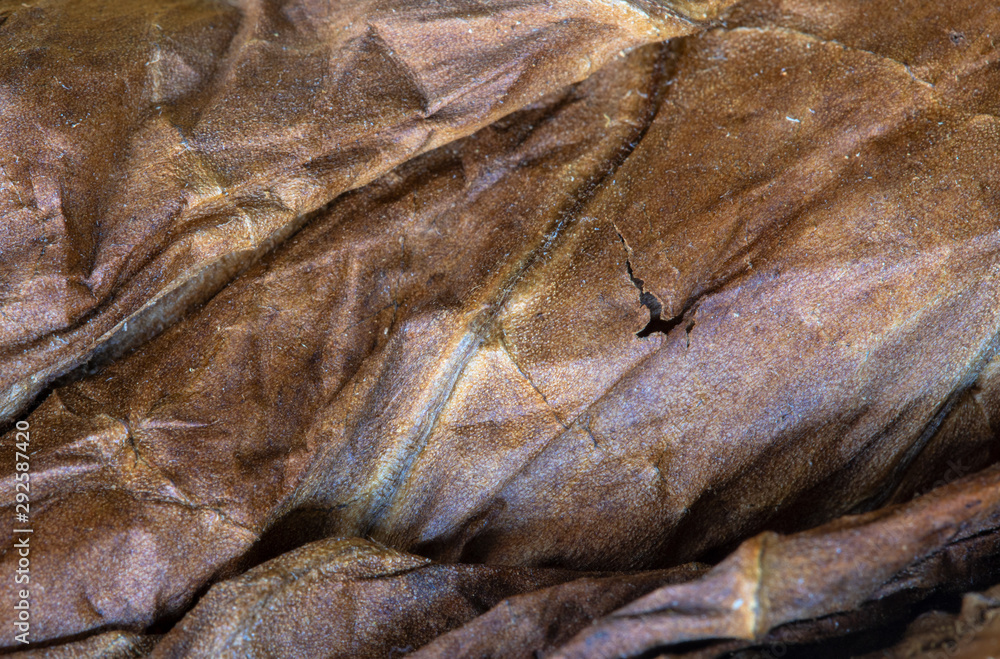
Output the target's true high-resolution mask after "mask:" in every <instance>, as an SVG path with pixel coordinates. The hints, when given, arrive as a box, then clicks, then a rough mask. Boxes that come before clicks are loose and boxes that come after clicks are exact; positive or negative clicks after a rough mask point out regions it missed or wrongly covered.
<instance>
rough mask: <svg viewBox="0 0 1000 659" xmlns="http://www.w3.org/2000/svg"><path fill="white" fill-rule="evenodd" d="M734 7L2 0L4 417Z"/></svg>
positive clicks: (0, 413)
mask: <svg viewBox="0 0 1000 659" xmlns="http://www.w3.org/2000/svg"><path fill="white" fill-rule="evenodd" d="M728 4H732V0H728V1H712V2H679V3H677V6H676V7H675V6H674V4H673V3H671V2H670V1H669V0H667V1H665V2H662V3H660V2H647V1H645V0H637V2H635V3H634V4H630V3H629V2H627V1H625V0H613V1H611V2H597V3H595V2H583V1H579V0H560V1H559V2H555V3H549V2H511V1H509V0H497V1H495V2H485V3H481V2H473V1H472V0H463V1H460V2H454V3H449V4H446V5H426V4H425V3H421V2H412V1H406V2H404V1H395V2H376V1H372V0H368V1H364V2H352V3H346V4H345V3H328V2H313V1H310V0H301V1H297V2H291V3H283V2H277V1H276V0H261V1H258V0H241V1H240V2H232V3H230V2H223V1H222V0H170V1H169V2H166V3H142V2H133V1H130V0H88V1H78V0H74V1H68V0H35V1H34V2H25V3H22V2H20V1H19V0H16V1H14V0H8V1H5V2H2V3H0V22H2V25H0V43H2V46H0V81H2V83H0V84H2V85H3V90H4V91H3V94H2V95H0V116H2V117H3V122H2V123H0V145H2V146H0V215H2V216H3V218H4V220H5V221H4V223H3V233H0V250H2V253H3V260H2V261H0V281H3V285H4V289H3V297H2V298H0V305H2V306H0V318H2V319H3V322H2V323H0V364H2V365H3V368H2V370H0V421H5V420H9V419H10V418H12V417H13V416H14V415H16V414H17V413H18V412H19V411H21V410H22V409H23V408H24V406H25V405H26V404H27V403H28V402H30V400H31V399H32V398H33V397H34V396H35V395H36V394H37V393H38V392H39V391H40V390H41V389H42V388H43V387H44V386H45V385H47V384H48V383H49V382H51V381H52V380H53V379H54V378H56V377H58V376H60V375H62V374H64V373H66V372H67V371H68V370H70V369H71V368H73V367H75V366H77V365H79V364H81V363H82V362H84V361H85V360H86V359H88V358H90V357H92V356H93V355H94V352H95V351H97V350H103V351H104V352H109V353H111V354H114V353H115V352H116V351H121V350H123V349H125V348H127V347H128V346H129V345H132V344H134V343H136V342H137V341H140V340H142V339H143V338H145V337H146V336H147V335H149V334H151V333H155V332H156V331H157V330H158V329H159V328H160V327H162V326H164V325H168V324H170V323H171V322H172V321H173V320H174V319H176V318H177V317H178V316H179V315H181V314H182V313H183V312H184V311H185V310H186V309H187V308H188V307H190V306H191V305H192V304H193V303H195V302H197V301H198V300H204V299H205V298H206V297H207V296H209V295H210V294H212V293H214V292H215V291H216V290H218V288H219V287H220V286H221V285H222V284H224V283H225V282H226V281H228V280H229V279H230V278H231V277H232V276H233V275H234V274H235V273H236V272H238V271H239V270H240V268H241V267H244V266H245V265H246V264H247V263H248V262H250V261H252V260H253V259H254V258H255V257H256V256H258V255H259V254H260V253H261V252H262V251H264V250H266V249H267V248H268V247H269V246H271V245H273V244H275V243H279V242H281V241H282V240H283V239H284V238H285V237H287V236H288V235H289V234H290V233H291V232H293V231H294V230H295V229H296V228H297V227H298V226H301V224H302V222H303V221H304V220H305V218H306V216H307V214H308V213H309V212H311V211H313V210H315V209H317V208H319V207H320V206H322V205H323V204H325V203H327V202H328V201H329V200H331V199H333V198H334V197H336V196H337V195H338V194H340V193H341V192H343V191H345V190H349V189H352V188H356V187H358V186H361V185H364V184H365V183H367V182H369V181H371V180H373V179H374V178H376V177H378V176H379V175H381V174H383V173H385V172H387V171H388V170H390V169H391V168H392V167H394V166H395V165H397V164H399V163H400V162H403V161H405V160H407V159H409V158H411V157H413V156H415V155H417V154H419V153H422V152H424V151H428V150H431V149H433V148H435V147H438V146H440V145H442V144H446V143H448V142H449V141H451V140H453V139H455V138H457V137H461V136H463V135H468V134H469V133H471V132H473V131H474V130H476V129H477V128H480V127H482V126H485V125H487V124H489V123H490V122H492V121H494V120H496V119H498V118H500V117H502V116H504V115H506V114H508V113H510V112H512V111H514V110H516V109H518V108H520V107H522V106H524V105H525V104H528V103H531V102H533V101H535V100H537V99H538V98H539V97H540V96H542V95H544V94H545V93H547V92H552V91H555V90H558V89H560V88H562V87H564V86H565V85H566V84H568V83H571V82H575V81H578V80H580V79H582V78H584V77H586V76H587V75H589V74H590V73H592V72H593V71H594V70H596V69H597V68H599V67H600V66H601V65H602V64H603V63H604V62H606V61H608V60H609V59H610V58H612V57H614V56H616V55H617V54H618V53H619V52H620V51H621V50H622V49H629V48H632V47H635V46H637V45H640V44H643V43H649V42H653V41H660V40H662V39H666V38H669V37H672V36H675V35H678V34H684V33H687V32H691V31H692V30H694V29H696V28H697V26H698V24H699V21H704V20H706V19H708V18H709V17H710V16H714V15H715V13H717V10H718V9H719V8H721V7H724V6H726V5H728ZM689 14H690V16H689Z"/></svg>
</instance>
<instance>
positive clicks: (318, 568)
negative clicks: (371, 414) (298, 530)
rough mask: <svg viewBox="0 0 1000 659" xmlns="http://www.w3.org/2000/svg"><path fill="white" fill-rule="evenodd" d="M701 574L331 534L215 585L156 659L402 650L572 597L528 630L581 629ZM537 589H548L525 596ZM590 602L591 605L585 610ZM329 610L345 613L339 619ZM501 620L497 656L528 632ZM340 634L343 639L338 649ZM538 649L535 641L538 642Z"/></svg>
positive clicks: (494, 646) (454, 652) (450, 652)
mask: <svg viewBox="0 0 1000 659" xmlns="http://www.w3.org/2000/svg"><path fill="white" fill-rule="evenodd" d="M699 571H700V570H699V569H697V568H676V569H674V570H663V571H659V572H654V573H648V574H643V575H638V576H635V577H631V578H630V577H627V576H618V577H614V576H604V575H600V574H580V573H574V572H571V571H568V570H546V569H530V568H505V567H491V566H484V565H442V564H435V563H432V562H430V561H429V560H428V559H426V558H420V557H417V556H412V555H407V554H402V553H400V552H397V551H393V550H391V549H388V548H386V547H382V546H379V545H374V544H372V543H370V542H367V541H364V540H360V539H357V538H355V539H339V538H334V539H329V540H322V541H319V542H316V543H312V544H310V545H307V546H305V547H303V548H300V549H297V550H295V551H292V552H289V553H287V554H284V555H282V556H281V557H279V558H277V559H275V560H273V561H270V562H268V563H265V564H264V565H261V566H259V567H257V568H254V569H252V570H250V571H249V572H247V573H246V574H244V575H241V576H240V577H238V578H236V579H234V580H232V581H227V582H223V583H221V584H217V585H216V586H214V587H213V588H212V590H211V591H210V592H209V594H208V595H206V597H205V598H204V599H203V600H202V601H201V602H199V604H198V606H196V607H195V608H194V609H193V610H192V611H191V612H190V613H189V614H188V615H187V616H185V618H184V619H183V620H182V621H181V623H180V624H179V625H177V627H175V628H174V629H173V630H172V631H171V632H170V633H169V634H168V635H167V636H166V637H165V638H164V639H163V640H162V642H161V643H160V644H159V645H158V646H157V647H156V651H155V652H154V653H153V655H152V656H154V657H226V656H233V657H235V656H281V657H317V656H331V657H332V656H338V657H357V658H359V659H360V658H362V657H386V656H394V655H396V656H398V655H402V654H406V653H408V652H410V651H412V650H413V649H414V648H416V647H419V646H421V645H424V644H425V643H427V642H428V641H430V640H432V639H434V638H435V637H436V636H438V635H440V634H441V633H442V632H445V631H448V630H450V629H452V628H454V627H455V626H457V625H459V624H461V623H463V622H466V621H468V620H473V619H475V621H476V622H477V623H478V622H479V621H480V620H481V618H482V617H483V614H487V611H490V612H493V611H504V612H507V613H508V615H509V616H513V615H514V611H517V612H518V613H519V614H521V615H524V616H526V619H528V620H532V622H536V616H537V617H541V616H539V613H541V614H542V615H544V613H545V612H546V611H545V610H544V609H542V610H540V611H539V609H538V604H539V603H538V601H537V600H538V599H540V598H549V599H551V600H556V601H558V600H560V599H564V600H567V601H568V602H571V603H572V604H573V605H574V609H573V610H572V611H569V612H564V611H559V613H561V614H562V615H561V616H559V617H556V618H555V619H553V620H551V621H546V622H548V624H547V625H546V627H545V628H544V629H541V628H539V627H533V628H530V629H526V630H525V631H530V632H534V633H535V635H536V636H537V635H538V634H539V633H540V632H541V633H544V634H552V633H553V630H554V629H557V628H558V627H560V626H569V627H570V629H573V628H574V627H580V626H582V625H583V624H584V623H585V622H589V621H590V620H591V619H592V618H594V617H597V615H595V614H600V613H603V612H605V611H609V610H610V609H612V608H615V605H620V604H622V603H624V602H627V601H628V599H631V598H634V597H636V596H638V595H642V594H644V593H646V592H648V591H650V590H652V589H653V588H656V587H657V586H660V585H663V584H665V583H669V582H676V581H682V580H685V579H690V578H692V577H694V576H697V575H698V573H699ZM531 590H535V591H538V590H541V593H531V594H530V595H524V596H521V597H516V595H517V594H519V593H522V592H526V591H531ZM511 595H514V596H515V597H511ZM540 596H541V597H540ZM508 597H510V599H506V598H508ZM543 601H544V599H543ZM533 605H534V606H533ZM588 605H589V609H590V610H587V608H585V607H588ZM494 607H495V608H494ZM579 609H583V610H579ZM331 611H333V612H336V614H335V615H330V613H329V612H331ZM566 613H571V614H572V613H576V614H577V615H576V617H573V616H572V615H566ZM485 617H491V616H490V615H489V614H487V615H486V616H485ZM492 617H496V616H492ZM581 618H582V620H581ZM497 622H498V623H499V625H502V626H499V627H497V626H494V627H493V628H492V629H489V631H491V632H493V634H492V635H480V636H479V638H478V640H479V641H481V642H485V643H487V644H488V646H487V647H488V648H489V651H490V652H493V653H496V652H497V651H498V650H499V643H494V642H493V641H491V638H492V637H498V638H504V637H506V638H507V639H509V638H510V637H511V636H513V634H511V631H514V630H516V631H520V630H519V629H518V626H517V625H516V619H512V618H510V617H508V618H507V619H503V620H502V621H497ZM511 623H514V624H513V625H512V624H511ZM487 633H488V632H487ZM331 639H344V642H342V643H336V644H332V643H331ZM531 640H533V641H535V640H542V639H535V638H533V639H531ZM530 647H538V646H537V645H536V644H534V643H532V644H531V645H530ZM464 650H465V648H462V647H451V648H448V649H447V650H445V651H444V652H443V654H442V655H441V656H459V655H461V654H468V653H467V652H464Z"/></svg>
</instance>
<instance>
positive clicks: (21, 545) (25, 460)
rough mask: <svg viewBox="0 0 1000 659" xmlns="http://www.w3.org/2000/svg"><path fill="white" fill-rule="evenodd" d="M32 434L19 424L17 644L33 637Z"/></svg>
mask: <svg viewBox="0 0 1000 659" xmlns="http://www.w3.org/2000/svg"><path fill="white" fill-rule="evenodd" d="M30 445H31V432H30V428H29V426H28V422H27V421H18V422H17V434H16V436H15V442H14V448H15V449H16V451H15V453H14V470H15V472H16V475H15V476H14V479H15V481H16V483H15V485H14V490H15V492H16V494H15V495H14V551H15V552H16V554H17V569H15V570H14V585H15V587H14V590H15V592H16V593H17V597H16V598H15V599H16V600H17V603H16V604H14V640H15V641H17V642H18V643H30V642H31V641H30V640H29V638H30V634H31V585H30V584H31V534H32V533H33V532H34V531H33V529H32V528H31V476H30V471H31V460H30V457H29V450H28V449H29V448H30Z"/></svg>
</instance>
